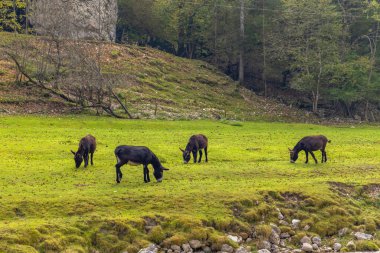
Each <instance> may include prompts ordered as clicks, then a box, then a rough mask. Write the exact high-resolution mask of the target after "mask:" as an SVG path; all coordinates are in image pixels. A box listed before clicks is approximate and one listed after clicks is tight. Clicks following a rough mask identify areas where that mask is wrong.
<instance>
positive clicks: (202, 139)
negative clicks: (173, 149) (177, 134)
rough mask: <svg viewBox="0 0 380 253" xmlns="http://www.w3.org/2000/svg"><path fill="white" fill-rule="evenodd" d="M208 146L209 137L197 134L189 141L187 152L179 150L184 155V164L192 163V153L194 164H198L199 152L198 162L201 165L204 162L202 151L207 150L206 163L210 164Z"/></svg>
mask: <svg viewBox="0 0 380 253" xmlns="http://www.w3.org/2000/svg"><path fill="white" fill-rule="evenodd" d="M207 146H208V140H207V137H206V136H204V135H203V134H197V135H193V136H191V137H190V139H189V142H188V143H187V145H186V148H185V150H183V149H182V148H179V149H180V150H181V151H182V154H183V162H184V163H188V162H189V161H190V153H193V159H194V163H196V162H197V152H198V151H199V160H198V162H199V163H200V162H201V160H202V149H204V150H205V156H206V162H208V159H207Z"/></svg>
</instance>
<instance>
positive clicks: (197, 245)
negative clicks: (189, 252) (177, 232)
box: [189, 240, 202, 249]
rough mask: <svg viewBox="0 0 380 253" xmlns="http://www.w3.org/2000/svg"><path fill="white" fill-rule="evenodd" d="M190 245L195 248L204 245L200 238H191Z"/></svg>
mask: <svg viewBox="0 0 380 253" xmlns="http://www.w3.org/2000/svg"><path fill="white" fill-rule="evenodd" d="M189 245H190V247H191V248H193V249H199V248H201V247H202V243H201V242H200V241H199V240H190V241H189Z"/></svg>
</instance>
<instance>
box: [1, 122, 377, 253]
mask: <svg viewBox="0 0 380 253" xmlns="http://www.w3.org/2000/svg"><path fill="white" fill-rule="evenodd" d="M87 133H91V134H92V135H94V136H95V137H96V138H97V142H98V147H97V151H96V152H95V155H94V163H95V165H94V166H89V167H88V168H86V169H84V168H83V165H82V167H81V168H79V169H75V167H74V160H73V156H72V154H71V153H70V149H73V150H76V148H77V145H78V142H79V139H80V138H81V137H82V136H84V135H86V134H87ZM196 133H203V134H205V135H206V136H207V137H208V138H209V163H203V162H202V163H201V164H187V165H185V164H183V162H182V157H181V152H180V151H179V147H182V148H184V146H185V145H186V142H187V140H188V138H189V137H190V135H192V134H196ZM314 134H324V135H326V136H327V137H328V138H329V139H331V140H332V143H330V144H328V146H327V155H328V158H329V161H328V163H327V164H317V165H315V164H314V162H313V161H312V159H311V160H310V164H308V165H305V164H304V163H303V162H304V154H303V153H302V154H300V158H299V160H298V161H297V163H296V164H291V163H289V154H288V147H293V146H294V145H295V144H296V142H297V141H298V140H299V139H300V138H301V137H303V136H305V135H314ZM0 141H1V145H0V157H1V159H0V168H1V170H0V206H1V208H0V252H95V250H98V251H99V252H122V251H123V250H128V252H135V251H137V250H138V249H139V248H141V247H143V246H146V245H147V244H149V242H156V243H161V245H163V246H165V245H170V244H171V243H181V242H183V241H186V240H188V239H191V238H198V239H203V240H213V241H215V242H216V243H220V242H222V241H225V239H224V237H223V235H224V234H225V233H226V232H234V233H240V232H244V231H246V232H248V231H249V230H250V229H251V226H252V225H256V224H258V223H259V222H261V221H264V222H265V223H266V224H269V222H275V221H276V217H277V213H276V210H275V208H276V207H278V208H280V209H281V212H282V213H283V214H284V215H285V219H286V220H287V221H291V219H293V218H299V219H301V220H302V223H301V224H302V226H304V225H306V224H309V225H310V226H311V229H310V231H308V232H307V233H311V234H313V233H318V234H319V235H321V236H335V235H336V233H337V231H338V230H339V229H341V228H343V227H349V228H350V229H352V230H354V231H355V230H362V231H366V232H370V233H374V232H376V231H378V230H379V228H380V213H379V212H378V210H379V208H380V197H379V192H378V191H377V190H376V189H379V188H380V187H379V183H380V157H379V151H380V131H379V127H378V126H358V125H356V126H317V125H305V124H286V123H264V122H263V123H262V122H242V123H239V122H228V121H226V122H224V121H223V122H222V121H144V120H133V121H126V120H125V121H123V120H115V119H110V118H97V117H80V118H79V117H73V118H72V117H63V118H58V117H23V116H13V117H1V118H0ZM121 144H128V145H145V146H148V147H149V148H151V150H152V151H153V152H155V153H156V155H157V156H158V157H159V158H160V160H161V161H162V163H163V165H164V166H165V167H167V168H170V171H168V172H165V173H164V180H163V182H162V183H156V182H153V180H152V182H151V183H149V184H145V183H144V182H143V170H142V167H140V166H139V167H131V166H123V167H122V171H123V174H124V176H123V180H122V182H121V183H120V184H116V183H115V168H114V165H115V162H116V159H115V157H114V154H113V151H114V149H115V147H116V146H118V145H121ZM316 156H317V157H318V160H320V158H321V154H320V152H316ZM151 177H152V178H153V175H152V170H151ZM336 182H339V183H342V184H337V183H336ZM376 184H377V185H376ZM147 217H150V220H154V222H153V223H154V224H155V225H157V226H155V227H154V228H153V229H151V230H150V232H147V231H146V230H145V229H144V226H145V225H146V223H147V220H149V219H148V218H147ZM284 229H285V228H284ZM296 233H304V232H296ZM301 235H302V234H300V236H301ZM343 240H344V239H343ZM347 240H348V239H347ZM378 246H380V245H378Z"/></svg>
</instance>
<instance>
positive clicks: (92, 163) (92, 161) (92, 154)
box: [91, 152, 94, 165]
mask: <svg viewBox="0 0 380 253" xmlns="http://www.w3.org/2000/svg"><path fill="white" fill-rule="evenodd" d="M93 158H94V152H91V165H94V160H93Z"/></svg>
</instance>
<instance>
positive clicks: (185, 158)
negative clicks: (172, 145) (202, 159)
mask: <svg viewBox="0 0 380 253" xmlns="http://www.w3.org/2000/svg"><path fill="white" fill-rule="evenodd" d="M179 150H181V151H182V156H183V162H184V163H188V162H189V161H190V151H188V150H183V149H182V148H179Z"/></svg>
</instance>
